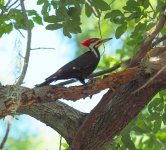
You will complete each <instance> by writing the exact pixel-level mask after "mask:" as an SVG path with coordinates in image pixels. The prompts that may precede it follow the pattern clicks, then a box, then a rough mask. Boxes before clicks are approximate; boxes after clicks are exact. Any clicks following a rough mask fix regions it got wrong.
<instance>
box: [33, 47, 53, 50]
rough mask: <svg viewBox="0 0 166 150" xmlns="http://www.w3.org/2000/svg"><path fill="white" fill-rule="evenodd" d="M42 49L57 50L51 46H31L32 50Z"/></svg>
mask: <svg viewBox="0 0 166 150" xmlns="http://www.w3.org/2000/svg"><path fill="white" fill-rule="evenodd" d="M40 49H50V50H55V48H49V47H37V48H31V50H40Z"/></svg>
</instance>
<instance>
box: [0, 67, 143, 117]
mask: <svg viewBox="0 0 166 150" xmlns="http://www.w3.org/2000/svg"><path fill="white" fill-rule="evenodd" d="M140 72H141V70H140V69H139V68H138V67H135V68H129V69H127V70H124V71H122V72H119V73H115V74H112V75H111V76H106V77H105V78H103V79H102V80H101V79H96V80H94V81H93V82H91V83H89V84H87V85H86V86H74V87H55V86H46V87H39V88H34V89H28V88H23V87H22V89H21V91H23V92H21V96H20V104H19V106H18V107H22V106H27V105H32V104H34V103H46V102H53V101H56V100H58V99H61V98H63V99H66V100H72V101H76V100H79V99H80V98H86V97H88V96H92V95H93V94H97V93H99V92H100V91H102V90H104V89H106V88H109V87H111V88H116V87H119V86H122V85H123V84H125V83H128V82H130V81H133V80H135V79H137V78H138V74H139V73H140ZM11 87H12V88H14V87H13V86H11ZM6 88H7V89H8V87H6ZM73 91H74V92H73ZM15 98H17V97H15ZM15 101H16V99H13V98H11V99H10V98H9V99H8V100H6V101H5V109H4V110H3V112H2V113H1V117H3V116H6V115H7V114H9V113H10V112H11V111H12V110H13V108H15V107H16V103H15Z"/></svg>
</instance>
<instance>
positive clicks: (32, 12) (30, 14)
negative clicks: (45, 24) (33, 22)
mask: <svg viewBox="0 0 166 150" xmlns="http://www.w3.org/2000/svg"><path fill="white" fill-rule="evenodd" d="M27 12H28V16H36V15H38V14H37V11H36V10H28V11H27Z"/></svg>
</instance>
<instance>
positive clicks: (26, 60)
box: [16, 0, 32, 85]
mask: <svg viewBox="0 0 166 150" xmlns="http://www.w3.org/2000/svg"><path fill="white" fill-rule="evenodd" d="M20 4H21V9H22V12H23V15H24V19H25V23H26V28H27V47H26V54H25V58H24V66H23V69H22V72H21V75H20V77H19V79H18V81H17V83H16V85H21V84H22V83H23V80H24V78H25V75H26V72H27V68H28V63H29V57H30V50H31V36H32V34H31V26H30V23H29V20H28V16H27V13H26V9H25V6H24V0H20Z"/></svg>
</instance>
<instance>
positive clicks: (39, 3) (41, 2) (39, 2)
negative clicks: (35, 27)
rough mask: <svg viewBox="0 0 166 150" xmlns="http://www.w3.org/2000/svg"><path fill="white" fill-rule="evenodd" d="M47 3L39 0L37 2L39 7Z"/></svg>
mask: <svg viewBox="0 0 166 150" xmlns="http://www.w3.org/2000/svg"><path fill="white" fill-rule="evenodd" d="M44 2H45V0H38V1H37V5H41V4H43V3H44Z"/></svg>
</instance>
